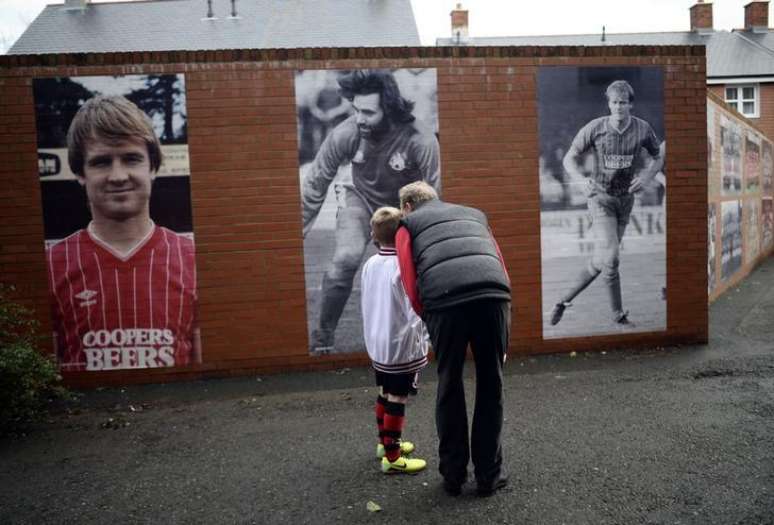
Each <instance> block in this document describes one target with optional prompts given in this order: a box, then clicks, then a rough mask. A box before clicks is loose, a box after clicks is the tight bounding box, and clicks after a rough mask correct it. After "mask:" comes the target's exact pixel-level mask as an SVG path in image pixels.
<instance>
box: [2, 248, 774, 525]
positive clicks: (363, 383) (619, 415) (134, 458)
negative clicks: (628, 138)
mask: <svg viewBox="0 0 774 525" xmlns="http://www.w3.org/2000/svg"><path fill="white" fill-rule="evenodd" d="M773 319H774V258H769V259H768V260H767V261H765V262H764V263H763V264H762V265H761V266H760V267H759V268H758V269H757V270H756V271H755V272H754V273H752V274H751V275H750V276H749V277H748V278H747V279H746V280H745V281H744V282H743V283H742V284H741V285H740V286H739V287H737V288H733V289H731V290H729V291H728V292H727V293H726V294H724V296H723V297H721V298H720V299H718V300H717V301H716V302H715V303H714V304H713V305H712V306H711V309H710V343H709V344H707V345H704V346H692V347H669V348H650V349H645V350H639V351H632V350H621V351H614V352H598V353H594V352H590V353H584V354H578V355H576V356H574V357H573V356H572V355H553V356H539V357H516V356H511V358H509V360H508V362H507V364H506V369H505V374H506V377H505V395H506V406H505V415H506V421H505V429H504V434H503V446H504V453H505V460H504V461H505V467H506V469H507V470H508V472H509V473H510V484H509V486H508V487H506V488H505V489H503V490H501V491H499V492H498V493H496V494H495V495H494V496H492V497H490V498H479V497H477V496H476V495H475V486H474V485H472V484H470V483H468V484H467V485H465V487H464V488H463V494H462V495H461V496H459V497H456V498H455V497H451V496H448V495H446V494H445V493H444V492H443V490H442V489H441V487H440V482H441V478H440V476H439V474H438V472H437V465H438V461H437V453H436V451H435V447H436V436H435V428H434V419H433V407H434V397H435V395H434V390H435V387H436V383H435V371H434V370H433V369H432V367H431V368H429V369H428V370H426V371H425V372H424V373H423V378H422V386H421V389H420V393H419V395H418V396H417V397H416V398H414V399H412V400H411V402H410V405H409V408H408V410H407V416H408V417H407V428H406V432H405V436H406V437H407V438H408V439H411V440H412V441H414V442H415V443H416V444H417V451H416V452H415V456H417V457H422V458H425V459H427V460H428V468H427V469H426V470H425V471H423V472H422V473H420V474H417V475H414V476H404V475H392V476H387V475H384V474H382V473H381V472H380V470H379V466H378V461H377V460H376V459H375V457H374V452H375V450H374V449H375V445H376V430H375V423H374V416H373V412H372V406H373V402H374V399H375V396H376V390H375V389H374V387H373V386H372V378H371V372H370V370H369V369H367V368H353V369H341V370H335V371H328V372H315V373H304V374H286V375H276V376H261V377H255V376H253V377H244V378H236V379H228V380H208V381H197V382H189V383H175V384H166V385H145V386H133V387H127V388H122V389H102V390H96V391H89V392H84V393H83V394H82V395H81V396H80V399H79V401H77V402H74V403H71V404H69V405H68V406H64V407H58V410H57V411H54V412H53V413H52V414H51V416H50V417H49V418H48V420H47V421H45V422H43V423H41V424H40V425H37V426H36V427H34V428H33V429H31V431H30V433H28V434H27V435H26V436H19V437H16V438H5V439H3V440H2V441H0V487H2V490H0V523H34V524H41V523H43V524H45V523H84V524H91V523H100V524H101V523H160V522H163V523H258V524H274V523H294V524H295V523H314V524H328V523H342V524H368V523H421V524H425V523H430V524H432V523H443V524H455V523H465V524H471V523H475V524H479V523H519V524H525V523H526V524H531V523H537V524H561V523H567V524H586V523H588V524H608V523H610V524H630V523H645V524H676V523H680V524H771V523H774V446H772V443H773V442H774V342H773V341H774V338H773V337H772V336H774V323H772V320H773ZM467 368H468V372H471V369H472V363H469V364H468V366H467ZM467 386H468V387H470V388H469V390H468V392H469V405H471V406H472V402H470V401H472V395H473V394H472V392H473V390H472V388H473V383H472V380H471V379H470V377H469V379H468V384H467ZM369 502H372V503H375V504H377V505H378V506H379V507H380V509H381V510H379V511H378V512H373V511H371V510H369V509H368V504H369Z"/></svg>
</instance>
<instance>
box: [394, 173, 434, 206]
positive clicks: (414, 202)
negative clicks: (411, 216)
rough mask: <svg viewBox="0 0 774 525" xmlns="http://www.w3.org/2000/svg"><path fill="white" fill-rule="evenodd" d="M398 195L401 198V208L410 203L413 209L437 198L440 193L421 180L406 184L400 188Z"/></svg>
mask: <svg viewBox="0 0 774 525" xmlns="http://www.w3.org/2000/svg"><path fill="white" fill-rule="evenodd" d="M398 197H399V198H400V209H403V208H404V207H405V206H406V204H410V205H411V208H412V209H416V208H417V207H419V206H420V205H422V204H424V203H425V202H427V201H431V200H435V199H437V198H438V193H437V192H436V191H435V189H434V188H433V187H432V186H430V185H429V184H428V183H426V182H424V181H421V180H419V181H417V182H412V183H411V184H406V185H405V186H403V187H402V188H401V189H400V190H398Z"/></svg>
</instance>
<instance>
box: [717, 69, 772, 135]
mask: <svg viewBox="0 0 774 525" xmlns="http://www.w3.org/2000/svg"><path fill="white" fill-rule="evenodd" d="M708 89H709V91H710V92H712V93H714V94H715V95H717V96H718V97H720V98H721V100H725V86H723V85H712V86H709V87H708ZM758 99H759V103H760V109H759V113H758V115H759V116H758V118H750V119H747V120H749V121H750V122H751V123H752V124H753V125H754V126H755V127H756V128H758V130H760V131H761V132H762V133H763V134H764V135H766V136H767V137H769V139H770V140H774V83H772V82H768V83H763V84H759V85H758Z"/></svg>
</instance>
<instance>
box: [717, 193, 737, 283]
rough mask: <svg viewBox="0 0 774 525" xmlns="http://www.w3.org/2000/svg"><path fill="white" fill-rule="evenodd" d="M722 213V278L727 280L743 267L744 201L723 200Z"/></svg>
mask: <svg viewBox="0 0 774 525" xmlns="http://www.w3.org/2000/svg"><path fill="white" fill-rule="evenodd" d="M720 213H721V215H722V217H721V220H722V222H721V232H720V244H721V252H720V279H721V280H723V281H727V280H728V279H729V278H730V277H731V276H732V275H734V274H735V273H736V272H737V271H738V270H739V269H740V268H741V267H742V201H740V200H735V201H725V202H723V203H722V204H721V207H720Z"/></svg>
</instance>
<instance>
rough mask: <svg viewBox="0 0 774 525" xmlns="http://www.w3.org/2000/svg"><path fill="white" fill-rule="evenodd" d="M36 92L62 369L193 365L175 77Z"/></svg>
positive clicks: (47, 85)
mask: <svg viewBox="0 0 774 525" xmlns="http://www.w3.org/2000/svg"><path fill="white" fill-rule="evenodd" d="M33 90H34V94H35V109H36V124H37V131H38V174H39V177H40V184H41V194H42V199H43V214H44V217H43V219H44V229H45V239H46V260H47V265H48V276H49V284H50V294H51V299H50V301H51V309H52V321H53V327H54V346H55V350H56V356H57V358H58V361H59V365H60V368H61V369H62V370H63V371H68V372H72V371H99V370H126V369H145V368H158V367H178V366H186V365H191V364H194V363H200V362H201V344H200V337H199V328H198V323H197V320H196V311H197V288H196V266H195V258H194V243H193V228H192V219H191V202H190V191H189V176H190V170H189V165H188V146H187V132H186V108H185V82H184V77H183V76H182V75H142V76H139V75H134V76H123V77H70V78H45V79H35V80H34V83H33Z"/></svg>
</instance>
